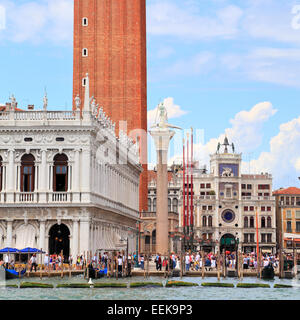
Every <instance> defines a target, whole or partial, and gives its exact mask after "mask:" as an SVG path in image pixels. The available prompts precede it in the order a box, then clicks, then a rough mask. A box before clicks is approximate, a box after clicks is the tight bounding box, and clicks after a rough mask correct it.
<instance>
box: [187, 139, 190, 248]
mask: <svg viewBox="0 0 300 320" xmlns="http://www.w3.org/2000/svg"><path fill="white" fill-rule="evenodd" d="M189 140H190V136H189V134H187V148H186V149H187V150H186V152H187V155H186V157H187V159H186V165H187V169H186V171H187V178H186V180H187V201H186V202H187V212H186V216H187V236H188V238H189V237H190V187H189V186H190V181H189V174H190V172H189V161H190V160H189V147H190V144H189ZM188 243H189V241H188Z"/></svg>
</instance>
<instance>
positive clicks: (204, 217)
mask: <svg viewBox="0 0 300 320" xmlns="http://www.w3.org/2000/svg"><path fill="white" fill-rule="evenodd" d="M202 227H206V216H203V217H202Z"/></svg>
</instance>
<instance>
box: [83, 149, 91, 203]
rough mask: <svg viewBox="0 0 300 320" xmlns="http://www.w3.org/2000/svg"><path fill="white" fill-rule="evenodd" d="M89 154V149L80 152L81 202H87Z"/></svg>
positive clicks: (89, 170) (89, 174) (89, 178)
mask: <svg viewBox="0 0 300 320" xmlns="http://www.w3.org/2000/svg"><path fill="white" fill-rule="evenodd" d="M90 168H91V154H90V150H89V149H85V150H83V151H82V163H81V178H82V181H81V190H82V201H83V202H89V192H90V191H91V190H90V189H91V188H90V180H91V177H90V176H91V169H90Z"/></svg>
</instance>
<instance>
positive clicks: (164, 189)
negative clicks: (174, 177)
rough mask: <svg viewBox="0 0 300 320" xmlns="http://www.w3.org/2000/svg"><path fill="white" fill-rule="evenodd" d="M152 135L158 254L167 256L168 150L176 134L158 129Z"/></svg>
mask: <svg viewBox="0 0 300 320" xmlns="http://www.w3.org/2000/svg"><path fill="white" fill-rule="evenodd" d="M150 134H151V136H152V137H153V139H154V142H155V147H156V152H157V189H156V190H157V207H156V208H157V209H156V252H158V253H159V254H161V255H166V254H168V251H169V221H168V150H169V143H170V140H171V139H172V138H173V136H174V134H175V132H174V131H172V130H170V129H168V128H161V127H156V128H155V129H153V130H152V131H150Z"/></svg>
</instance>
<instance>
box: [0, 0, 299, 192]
mask: <svg viewBox="0 0 300 320" xmlns="http://www.w3.org/2000/svg"><path fill="white" fill-rule="evenodd" d="M297 5H300V1H291V0H241V1H238V0H236V1H234V0H159V1H158V0H147V32H148V34H147V41H148V109H149V123H151V122H153V116H154V114H155V111H153V110H154V109H155V107H156V105H157V104H158V102H159V101H161V100H164V99H166V100H165V102H166V105H167V107H168V111H169V118H170V122H172V123H173V124H175V125H179V126H181V127H183V128H186V129H187V128H189V127H191V126H193V127H194V128H195V129H203V130H204V141H202V143H198V144H197V146H196V148H195V149H196V155H197V158H198V159H199V160H200V162H201V163H207V164H208V161H209V157H208V155H209V153H211V152H214V151H215V148H216V145H217V141H219V140H221V139H223V136H224V133H225V132H226V134H227V135H228V137H229V138H230V140H233V141H234V142H235V144H236V148H237V151H238V152H242V153H243V158H244V161H245V163H244V169H245V170H244V171H245V172H246V173H247V172H248V171H249V167H250V172H251V173H254V172H271V173H273V175H274V187H275V188H277V187H285V186H289V185H294V186H299V182H298V179H297V177H298V176H300V111H299V110H300V108H299V105H300V64H299V62H300V25H298V21H299V22H300V19H298V17H297V13H298V12H299V13H300V9H299V10H298V9H297ZM1 8H2V9H1ZM3 8H5V10H3ZM72 10H73V1H72V0H36V1H32V0H31V1H29V0H15V1H13V0H0V29H1V19H2V22H3V17H4V18H5V25H4V27H5V28H2V29H1V30H0V70H1V77H0V103H5V102H6V101H8V97H9V95H10V94H11V93H14V94H15V96H16V98H17V100H18V102H19V105H20V106H25V105H27V104H35V105H36V106H37V107H41V106H42V98H43V94H44V88H45V87H46V88H47V92H48V97H49V104H50V108H52V109H57V108H61V109H66V108H71V105H72V68H73V60H72V41H73V37H72V31H73V30H72V29H73V12H72ZM293 10H294V11H293ZM1 12H2V14H1ZM3 12H4V13H5V15H4V14H3ZM1 17H2V18H1ZM2 26H3V23H2ZM178 141H179V142H180V139H177V140H176V139H175V142H177V144H178ZM180 148H181V146H180V143H179V145H176V146H172V148H171V150H172V153H171V155H170V157H172V160H173V159H175V158H178V157H179V156H180V155H179V153H180V151H179V150H180ZM151 150H152V149H151ZM249 160H251V163H250V166H249V163H247V162H248V161H249Z"/></svg>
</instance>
